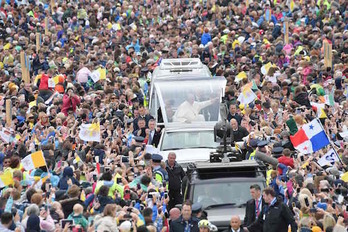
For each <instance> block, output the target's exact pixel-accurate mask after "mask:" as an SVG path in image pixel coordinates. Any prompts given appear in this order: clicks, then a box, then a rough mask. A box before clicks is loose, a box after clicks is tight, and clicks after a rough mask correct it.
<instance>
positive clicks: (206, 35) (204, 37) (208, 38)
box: [201, 33, 211, 46]
mask: <svg viewBox="0 0 348 232" xmlns="http://www.w3.org/2000/svg"><path fill="white" fill-rule="evenodd" d="M210 41H211V36H210V34H209V33H203V35H202V37H201V44H203V45H204V46H205V45H206V44H207V43H208V42H210Z"/></svg>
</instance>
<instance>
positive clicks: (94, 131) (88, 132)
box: [79, 122, 100, 142]
mask: <svg viewBox="0 0 348 232" xmlns="http://www.w3.org/2000/svg"><path fill="white" fill-rule="evenodd" d="M79 137H80V139H82V140H84V141H95V142H100V125H99V122H98V123H92V124H82V125H81V126H80V132H79Z"/></svg>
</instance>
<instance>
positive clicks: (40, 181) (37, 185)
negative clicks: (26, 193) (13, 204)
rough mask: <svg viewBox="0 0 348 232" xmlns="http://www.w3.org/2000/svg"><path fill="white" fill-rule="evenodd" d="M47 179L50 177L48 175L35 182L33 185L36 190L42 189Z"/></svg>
mask: <svg viewBox="0 0 348 232" xmlns="http://www.w3.org/2000/svg"><path fill="white" fill-rule="evenodd" d="M47 179H48V176H45V177H44V178H42V179H40V180H39V181H38V182H35V183H34V184H33V186H32V187H33V188H34V189H35V190H40V189H41V187H42V185H43V184H44V183H45V182H46V180H47Z"/></svg>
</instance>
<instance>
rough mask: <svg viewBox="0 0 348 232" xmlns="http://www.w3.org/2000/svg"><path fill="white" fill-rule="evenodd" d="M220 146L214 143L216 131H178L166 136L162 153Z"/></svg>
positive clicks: (168, 133)
mask: <svg viewBox="0 0 348 232" xmlns="http://www.w3.org/2000/svg"><path fill="white" fill-rule="evenodd" d="M218 145H219V144H218V143H215V142H214V131H213V130H206V131H179V132H178V131H176V132H167V133H165V134H164V137H163V143H162V147H161V151H166V150H174V149H190V148H212V149H215V148H216V147H217V146H218Z"/></svg>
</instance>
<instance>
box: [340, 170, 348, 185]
mask: <svg viewBox="0 0 348 232" xmlns="http://www.w3.org/2000/svg"><path fill="white" fill-rule="evenodd" d="M341 180H343V181H344V182H346V183H347V182H348V172H346V173H344V174H343V175H342V176H341Z"/></svg>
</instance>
